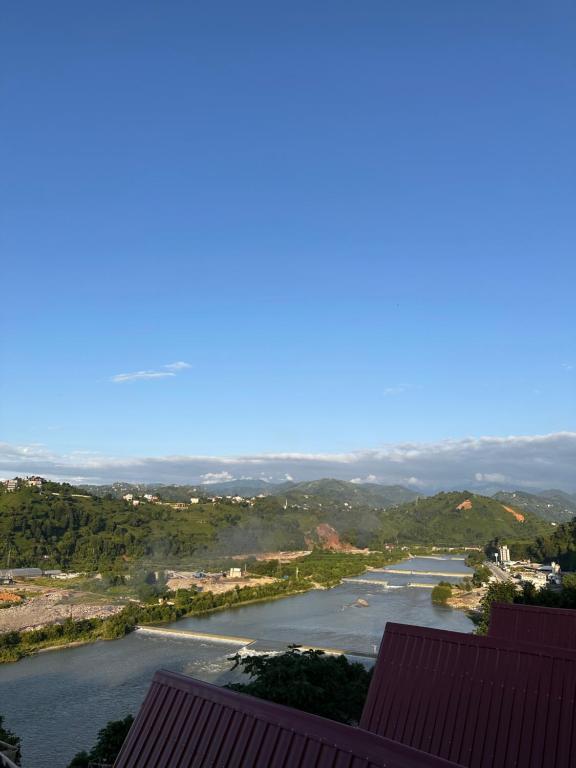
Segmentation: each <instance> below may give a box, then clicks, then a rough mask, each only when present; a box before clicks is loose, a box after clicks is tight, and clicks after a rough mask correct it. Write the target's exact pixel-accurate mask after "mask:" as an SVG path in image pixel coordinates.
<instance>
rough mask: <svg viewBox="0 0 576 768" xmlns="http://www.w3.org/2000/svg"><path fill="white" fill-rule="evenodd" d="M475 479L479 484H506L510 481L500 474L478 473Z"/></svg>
mask: <svg viewBox="0 0 576 768" xmlns="http://www.w3.org/2000/svg"><path fill="white" fill-rule="evenodd" d="M474 478H475V480H476V482H477V483H505V482H506V481H507V480H508V478H507V477H506V475H502V474H501V473H500V472H476V474H475V475H474Z"/></svg>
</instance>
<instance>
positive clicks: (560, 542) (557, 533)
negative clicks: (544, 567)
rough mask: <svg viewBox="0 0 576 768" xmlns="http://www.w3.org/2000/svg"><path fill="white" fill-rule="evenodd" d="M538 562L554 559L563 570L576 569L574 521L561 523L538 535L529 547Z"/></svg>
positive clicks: (575, 531) (575, 525) (575, 527)
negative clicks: (543, 534)
mask: <svg viewBox="0 0 576 768" xmlns="http://www.w3.org/2000/svg"><path fill="white" fill-rule="evenodd" d="M528 551H529V554H530V555H531V557H533V558H534V559H535V560H537V561H539V562H550V561H552V560H555V561H556V562H557V563H560V566H561V568H562V570H564V571H576V521H575V522H570V523H563V524H562V525H559V526H558V527H557V528H555V529H554V530H553V531H552V532H551V533H549V534H548V535H545V536H539V537H538V538H537V539H536V541H535V543H533V545H532V546H531V547H530V548H529V550H528Z"/></svg>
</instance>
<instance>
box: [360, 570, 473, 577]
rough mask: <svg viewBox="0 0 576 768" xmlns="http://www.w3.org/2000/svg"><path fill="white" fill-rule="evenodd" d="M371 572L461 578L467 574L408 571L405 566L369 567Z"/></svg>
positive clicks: (460, 572) (458, 572) (459, 572)
mask: <svg viewBox="0 0 576 768" xmlns="http://www.w3.org/2000/svg"><path fill="white" fill-rule="evenodd" d="M370 570H371V571H372V573H398V574H400V575H401V576H450V577H452V578H453V579H463V578H464V577H465V576H466V575H467V574H466V573H462V571H409V570H408V569H407V568H371V569H370Z"/></svg>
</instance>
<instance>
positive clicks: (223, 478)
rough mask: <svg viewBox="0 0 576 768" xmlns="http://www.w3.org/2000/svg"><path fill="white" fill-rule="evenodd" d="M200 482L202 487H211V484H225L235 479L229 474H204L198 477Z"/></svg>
mask: <svg viewBox="0 0 576 768" xmlns="http://www.w3.org/2000/svg"><path fill="white" fill-rule="evenodd" d="M200 480H201V482H202V484H203V485H211V484H212V483H226V482H228V481H229V480H235V477H234V475H231V474H230V472H206V474H204V475H200Z"/></svg>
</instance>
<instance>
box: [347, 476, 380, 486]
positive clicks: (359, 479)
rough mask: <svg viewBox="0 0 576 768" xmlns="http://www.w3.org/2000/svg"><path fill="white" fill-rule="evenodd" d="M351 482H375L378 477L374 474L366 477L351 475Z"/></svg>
mask: <svg viewBox="0 0 576 768" xmlns="http://www.w3.org/2000/svg"><path fill="white" fill-rule="evenodd" d="M350 482H351V483H357V484H358V483H377V482H378V478H377V477H376V475H367V476H366V477H353V478H352V479H351V480H350Z"/></svg>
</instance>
